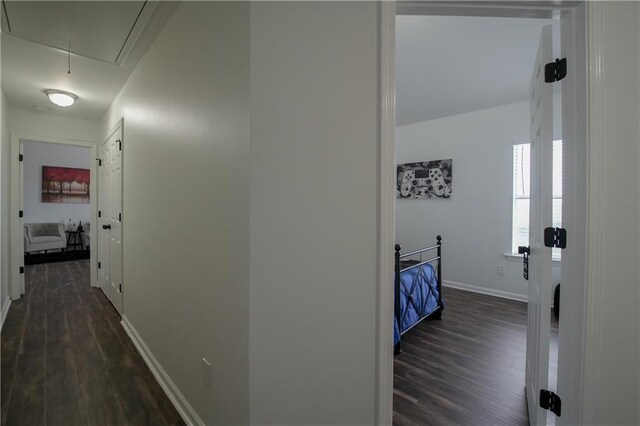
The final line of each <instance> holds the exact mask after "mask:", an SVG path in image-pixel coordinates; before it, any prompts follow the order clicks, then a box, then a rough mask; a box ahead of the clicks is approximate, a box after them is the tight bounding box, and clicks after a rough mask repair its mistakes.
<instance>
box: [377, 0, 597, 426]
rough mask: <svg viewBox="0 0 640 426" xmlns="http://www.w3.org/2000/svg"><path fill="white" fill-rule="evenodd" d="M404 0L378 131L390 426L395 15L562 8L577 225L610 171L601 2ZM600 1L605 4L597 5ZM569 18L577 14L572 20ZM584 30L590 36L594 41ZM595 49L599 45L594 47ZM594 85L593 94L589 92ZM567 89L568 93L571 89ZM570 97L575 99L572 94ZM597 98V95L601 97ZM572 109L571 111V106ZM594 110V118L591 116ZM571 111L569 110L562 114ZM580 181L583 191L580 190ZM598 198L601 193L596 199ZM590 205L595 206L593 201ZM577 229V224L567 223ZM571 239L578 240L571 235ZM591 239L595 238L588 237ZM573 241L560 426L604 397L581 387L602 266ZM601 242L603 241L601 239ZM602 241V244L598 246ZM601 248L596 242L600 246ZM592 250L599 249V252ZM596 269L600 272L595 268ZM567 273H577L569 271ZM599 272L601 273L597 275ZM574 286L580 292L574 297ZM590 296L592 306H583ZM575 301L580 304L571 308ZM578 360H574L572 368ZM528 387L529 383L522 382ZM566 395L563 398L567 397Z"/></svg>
mask: <svg viewBox="0 0 640 426" xmlns="http://www.w3.org/2000/svg"><path fill="white" fill-rule="evenodd" d="M553 3H558V2H551V1H548V2H535V3H534V4H527V3H526V2H519V3H516V2H505V3H504V4H499V2H483V1H467V2H463V1H461V2H455V3H454V4H452V3H451V2H449V3H448V2H442V1H441V2H419V1H417V2H411V1H408V2H402V3H400V4H398V10H396V3H395V1H384V2H381V3H380V4H379V16H380V22H379V37H380V40H379V49H380V51H379V57H380V64H379V75H380V77H379V78H380V81H379V91H380V94H379V96H380V111H379V120H380V121H379V123H380V124H379V126H380V128H379V132H380V136H379V137H380V146H379V157H380V164H379V167H380V182H379V206H378V208H379V211H378V215H379V221H380V223H379V239H378V255H379V262H378V264H379V269H378V280H379V281H378V286H377V287H378V289H377V303H378V306H377V314H378V315H377V339H376V355H377V356H376V370H375V375H376V377H375V383H376V388H375V402H376V412H375V423H376V424H378V425H387V424H391V423H392V417H393V333H392V325H393V306H394V304H393V297H394V295H393V256H392V251H393V250H392V248H393V246H394V244H395V196H394V194H395V140H394V138H395V136H394V135H395V20H396V14H419V15H450V16H456V15H461V16H465V15H466V16H502V17H528V18H532V17H539V18H543V17H546V18H551V17H552V12H553V11H554V10H560V11H561V12H562V16H563V20H562V21H563V29H562V36H563V40H562V44H563V56H566V57H567V59H568V62H569V75H570V76H572V77H574V78H573V79H571V83H570V84H566V83H565V84H564V85H563V112H565V113H566V112H567V111H571V112H573V120H572V121H573V122H571V123H568V122H566V121H567V120H566V119H565V122H564V123H563V137H564V138H566V137H568V136H569V137H576V138H578V137H584V139H578V140H583V141H586V143H585V144H583V145H584V146H581V147H580V149H583V150H585V151H586V153H574V155H577V159H576V161H575V167H576V170H575V171H574V173H573V176H572V177H571V178H567V179H565V182H567V183H568V185H570V187H572V188H576V192H575V196H574V197H573V199H572V200H571V204H572V206H570V211H569V213H570V214H569V215H567V216H566V221H572V222H573V223H574V224H576V225H575V228H574V229H580V224H583V223H584V224H586V223H587V215H588V212H587V200H589V199H591V198H589V197H590V196H591V193H592V192H594V191H595V192H597V188H601V185H602V182H603V175H602V173H599V172H598V170H597V169H596V170H595V171H592V167H593V164H592V163H593V162H594V161H593V159H591V160H590V161H589V160H588V159H589V158H590V156H589V155H588V153H589V152H595V153H598V152H602V150H603V147H604V138H603V137H599V135H598V133H597V131H598V129H600V126H601V124H602V120H603V115H602V113H601V111H600V110H598V109H597V108H598V106H599V104H597V103H596V104H595V105H594V104H593V101H592V100H591V97H593V96H594V94H595V95H600V96H601V93H599V92H598V89H599V87H600V85H599V81H600V79H601V75H600V70H601V68H600V62H599V61H600V59H601V55H602V54H601V52H600V51H599V50H597V47H598V46H599V45H600V42H599V41H600V37H602V35H601V32H598V31H590V24H591V23H592V22H599V14H601V13H602V12H601V10H600V7H599V6H598V5H595V6H594V5H593V4H589V2H587V3H585V2H562V3H561V4H559V5H558V4H553ZM595 3H599V2H595ZM567 17H570V19H566V18H567ZM585 34H587V35H588V39H589V44H588V45H587V41H586V38H587V37H585ZM594 46H595V48H594ZM587 86H588V88H589V90H590V93H591V95H590V96H591V97H590V96H588V93H587ZM565 90H566V92H565ZM565 95H569V97H570V99H571V100H570V101H567V100H566V99H565ZM596 99H597V98H596ZM567 108H571V109H570V110H567ZM587 115H588V120H587ZM565 116H566V115H565V114H563V118H564V117H565ZM582 175H584V176H586V177H588V179H587V180H586V182H582V183H579V182H578V180H579V177H580V176H582ZM578 185H582V186H583V188H582V189H583V190H582V191H579V190H578V188H577V187H578ZM595 199H596V200H597V199H599V197H596V198H595ZM588 207H589V209H592V208H596V207H597V206H594V205H593V202H590V204H589V205H588ZM568 225H569V226H570V224H568ZM582 229H585V231H586V235H583V236H581V237H580V240H581V241H582V240H585V239H587V238H586V236H587V235H589V233H590V232H594V231H595V232H602V230H603V229H604V221H603V218H602V216H600V215H599V216H595V217H594V216H590V217H589V222H588V227H586V228H582ZM570 238H571V237H570ZM587 240H588V239H587ZM588 241H589V240H588ZM576 243H577V244H571V243H569V244H568V247H567V249H566V250H565V252H566V253H567V255H566V256H565V255H564V254H563V268H562V269H563V276H562V283H563V299H562V310H563V312H571V315H572V318H571V321H569V320H567V318H566V315H565V316H563V322H562V323H561V324H560V331H559V333H560V336H563V335H566V336H570V335H571V336H573V338H572V347H571V348H566V349H565V351H566V352H565V355H564V357H563V348H562V344H561V343H560V348H559V350H560V358H559V369H558V371H559V375H558V389H559V390H560V391H564V392H567V393H571V394H572V395H575V397H573V396H572V402H573V403H572V404H564V403H563V407H562V411H563V414H562V417H559V418H558V419H557V424H559V425H560V424H571V423H572V422H573V423H575V422H576V419H578V420H580V419H582V418H583V414H584V413H585V412H586V410H588V407H589V406H596V405H597V401H593V400H592V399H593V398H589V396H590V395H591V394H592V393H590V392H583V391H582V384H583V382H584V383H589V380H588V377H590V376H591V375H593V373H590V372H589V371H588V370H587V369H586V368H585V366H584V365H583V364H584V362H583V359H584V353H585V342H586V341H587V338H586V336H587V334H588V333H589V332H590V330H587V328H586V324H587V321H586V320H585V317H584V314H585V311H586V308H585V307H586V306H587V303H586V302H587V301H585V294H586V293H587V292H588V286H590V285H598V286H601V284H600V283H601V281H598V280H597V279H596V280H593V279H589V280H587V279H586V277H588V276H592V273H594V272H596V273H597V272H598V269H597V268H598V265H599V264H595V265H594V264H587V262H586V259H587V258H586V253H587V250H588V249H589V247H590V246H591V245H592V244H589V247H588V246H587V245H586V244H585V245H581V244H578V241H576ZM596 243H597V241H596ZM594 245H595V244H594ZM594 248H596V247H594ZM594 248H592V250H593V249H594ZM594 269H595V271H594ZM565 270H568V271H571V273H570V274H565V272H564V271H565ZM595 276H596V277H597V276H598V275H597V274H596V275H595ZM569 291H571V292H572V293H573V294H568V293H569ZM591 293H593V294H589V296H590V297H589V300H588V305H589V309H590V310H593V309H599V307H600V306H602V304H599V303H598V302H600V301H601V300H600V299H601V298H602V292H600V293H598V292H595V291H591ZM582 301H585V303H582ZM569 303H573V304H574V305H575V306H567V305H568V304H569ZM569 364H571V365H569ZM523 386H524V383H523ZM561 397H562V395H561Z"/></svg>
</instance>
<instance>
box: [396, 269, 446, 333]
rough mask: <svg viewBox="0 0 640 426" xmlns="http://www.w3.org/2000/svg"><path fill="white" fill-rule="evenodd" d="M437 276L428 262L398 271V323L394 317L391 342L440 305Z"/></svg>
mask: <svg viewBox="0 0 640 426" xmlns="http://www.w3.org/2000/svg"><path fill="white" fill-rule="evenodd" d="M439 296H440V295H439V294H438V278H437V277H436V273H435V271H434V269H433V266H431V265H430V264H426V265H421V266H414V267H412V268H410V269H407V270H405V271H403V272H401V273H400V323H398V318H395V319H394V327H393V344H394V345H395V344H396V343H398V341H400V335H401V334H402V333H404V332H405V331H406V330H408V329H410V328H411V327H412V326H413V325H415V324H416V323H417V322H419V321H420V320H421V319H423V318H424V317H426V316H428V315H431V314H432V313H434V312H435V311H436V310H437V309H438V308H439V307H440V305H439V304H438V300H440V297H439Z"/></svg>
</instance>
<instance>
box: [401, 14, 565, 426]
mask: <svg viewBox="0 0 640 426" xmlns="http://www.w3.org/2000/svg"><path fill="white" fill-rule="evenodd" d="M546 25H551V26H552V28H553V29H552V32H553V42H554V43H553V44H554V46H553V48H554V58H555V57H557V52H558V50H559V21H558V20H551V19H522V18H493V17H492V18H487V17H469V16H466V17H463V16H416V15H414V16H407V15H405V16H402V15H400V16H398V17H397V19H396V90H397V92H396V93H397V114H396V152H395V154H396V163H397V165H398V170H397V194H396V195H397V198H396V242H397V243H398V244H399V245H400V247H401V253H402V256H405V255H406V254H407V253H410V252H414V251H417V250H419V249H422V248H424V247H427V248H428V247H434V246H436V245H438V244H440V241H439V240H436V236H442V240H441V244H442V245H441V247H439V248H438V250H440V248H441V253H442V256H441V258H440V253H439V252H438V253H436V251H435V250H431V251H427V252H425V253H423V254H422V257H417V258H416V256H413V257H412V259H414V260H417V261H418V262H420V261H424V260H428V259H435V261H433V262H431V263H432V264H433V265H434V270H435V271H434V272H435V275H436V276H438V277H440V278H441V279H442V282H441V283H440V284H441V286H442V287H441V293H440V294H438V297H441V298H442V304H443V305H444V308H443V310H442V314H441V315H442V319H441V320H440V321H423V322H420V323H418V324H417V325H414V324H411V325H410V327H414V328H413V329H411V330H409V331H407V332H406V334H404V335H403V338H402V344H403V351H402V353H401V354H399V355H396V359H395V370H394V371H395V375H394V380H395V387H394V422H395V423H397V424H416V423H420V422H435V423H439V422H454V423H461V424H468V423H471V422H473V421H483V422H484V423H487V424H489V423H505V422H506V423H509V424H527V423H528V416H527V406H526V400H525V396H524V383H525V382H524V375H525V365H524V364H525V362H524V361H525V351H526V334H527V333H526V330H527V307H526V306H527V305H526V303H523V302H526V300H527V292H528V289H527V281H526V280H525V279H524V277H523V260H522V255H520V254H518V247H519V246H528V245H529V244H528V213H529V211H528V210H529V200H528V196H529V188H528V186H529V148H528V147H529V145H528V143H529V140H530V101H529V96H530V93H529V84H530V80H531V73H532V72H531V70H532V69H533V67H534V61H535V58H536V52H537V49H538V42H539V39H540V34H541V30H542V27H543V26H546ZM439 39H446V40H448V43H447V44H446V47H445V46H444V45H442V44H440V43H437V42H433V40H439ZM442 64H447V66H446V67H445V66H442ZM451 70H456V71H455V72H451ZM433 82H437V84H434V83H433ZM558 89H559V87H558V85H556V86H554V90H553V103H554V116H553V121H554V123H553V129H554V138H553V139H554V141H555V142H554V159H553V163H554V167H553V190H554V191H553V192H554V201H553V226H557V227H559V226H561V224H560V223H561V211H562V208H561V203H562V199H561V197H562V142H561V141H560V138H561V115H560V105H561V99H560V90H558ZM433 99H437V100H438V102H435V103H434V102H433V101H432V100H433ZM430 100H431V101H430ZM416 163H418V164H416ZM425 163H426V164H425ZM417 255H418V256H419V254H417ZM402 260H403V262H401V267H402V268H406V267H408V264H407V263H406V262H405V261H404V260H405V259H404V257H403V259H402ZM438 262H441V263H440V264H438ZM414 263H415V262H414ZM438 267H440V268H441V272H439V271H438ZM552 282H553V285H554V287H555V285H556V284H557V283H559V282H560V256H559V250H557V249H554V252H553V267H552ZM403 284H404V285H405V286H407V287H410V286H411V285H412V284H413V281H412V282H411V284H409V285H407V284H408V283H404V282H403ZM432 287H433V286H432ZM438 287H439V286H438ZM402 289H403V290H402V291H403V292H407V293H408V292H409V291H410V290H405V287H402ZM437 292H438V291H436V293H437ZM425 299H429V297H425ZM418 301H419V302H420V301H421V299H419V300H418ZM405 305H411V303H409V302H406V301H403V302H402V307H401V308H400V309H401V310H403V309H404V306H405ZM418 305H419V303H418ZM402 312H404V310H403V311H402ZM423 314H425V315H427V314H431V312H430V311H429V310H427V311H425V312H423ZM550 314H551V313H550ZM439 316H440V313H439V312H435V313H434V314H431V315H429V317H428V319H434V317H439ZM551 316H552V315H550V317H551ZM417 317H420V315H417ZM550 322H551V324H552V325H551V330H550V333H551V345H550V346H551V348H550V351H549V359H550V364H549V365H550V368H549V387H550V389H554V386H555V374H556V373H555V370H556V365H557V320H555V318H551V319H550ZM443 366H447V368H446V369H445V368H442V367H443ZM434 381H435V382H437V383H439V384H440V385H439V386H436V387H433V386H430V385H429V384H430V383H433V382H434ZM490 394H492V395H493V396H492V397H491V398H490V397H489V396H488V395H490ZM493 398H499V399H500V400H502V401H503V404H502V407H501V408H498V409H496V408H490V409H487V408H486V406H487V404H488V403H489V402H490V400H491V399H493ZM428 413H431V414H428ZM434 413H437V414H434ZM434 416H441V417H438V420H435V419H436V417H434ZM552 417H553V415H550V416H549V419H551V418H552ZM550 421H551V420H550Z"/></svg>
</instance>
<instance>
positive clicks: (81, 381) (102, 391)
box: [1, 260, 183, 425]
mask: <svg viewBox="0 0 640 426" xmlns="http://www.w3.org/2000/svg"><path fill="white" fill-rule="evenodd" d="M25 273H26V277H25V280H26V289H27V294H25V295H24V296H23V297H22V298H21V299H20V300H17V301H15V302H13V303H12V305H11V309H10V310H9V314H8V316H7V319H6V322H5V324H4V327H3V330H2V389H1V392H2V396H1V397H2V406H1V409H2V425H22V424H26V425H60V424H66V425H72V424H73V425H76V424H95V425H102V424H125V423H126V424H140V425H142V424H154V425H161V424H164V425H177V424H183V422H182V420H181V418H180V416H179V414H178V412H177V411H176V410H175V409H174V407H173V405H172V404H171V402H170V401H169V399H168V398H167V397H166V395H165V394H164V392H163V390H162V388H161V387H160V385H159V384H158V383H157V382H156V380H155V378H154V377H153V375H152V373H151V371H150V370H149V369H148V368H147V367H146V365H145V363H144V361H143V359H142V357H141V356H140V355H139V353H138V352H137V350H136V348H135V346H134V345H133V343H132V342H131V340H130V339H129V337H128V336H127V334H126V333H125V331H124V329H123V328H122V327H121V326H120V323H119V322H120V317H119V316H118V315H117V314H116V312H115V310H114V309H113V307H112V306H111V305H110V304H109V302H108V301H107V299H106V298H105V297H104V295H102V294H101V291H100V290H99V289H97V288H91V287H90V286H89V260H77V261H70V262H60V263H48V264H41V265H31V266H27V267H26V271H25Z"/></svg>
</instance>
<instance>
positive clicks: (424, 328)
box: [393, 288, 558, 426]
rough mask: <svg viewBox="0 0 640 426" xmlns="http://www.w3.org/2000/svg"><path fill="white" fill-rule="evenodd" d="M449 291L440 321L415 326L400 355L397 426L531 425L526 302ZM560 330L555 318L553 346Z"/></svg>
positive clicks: (396, 362) (396, 387)
mask: <svg viewBox="0 0 640 426" xmlns="http://www.w3.org/2000/svg"><path fill="white" fill-rule="evenodd" d="M443 295H444V302H445V305H446V307H445V310H444V312H443V318H442V320H435V321H425V322H423V323H421V324H419V325H418V326H416V327H415V328H414V329H413V330H411V331H409V332H408V333H407V334H406V335H405V336H404V337H403V344H404V352H403V353H402V354H400V355H399V356H396V358H395V360H394V397H393V403H394V407H393V408H394V415H393V423H394V425H398V426H405V425H425V424H428V425H450V424H457V425H523V426H524V425H528V414H527V405H526V399H525V394H524V371H525V358H526V354H525V350H526V332H527V307H526V304H524V303H520V302H514V301H510V300H505V299H500V298H496V297H491V296H485V295H480V294H476V293H469V292H465V291H461V290H455V289H449V288H446V289H444V290H443ZM557 332H558V324H557V321H556V320H555V318H552V329H551V340H552V341H551V348H552V349H551V352H554V351H557ZM556 358H557V357H556ZM556 358H554V354H553V353H552V354H551V359H552V361H551V372H552V374H551V375H553V372H554V371H555V368H556V366H555V359H556ZM550 385H551V386H552V387H554V386H555V382H554V380H553V378H551V379H550Z"/></svg>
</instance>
